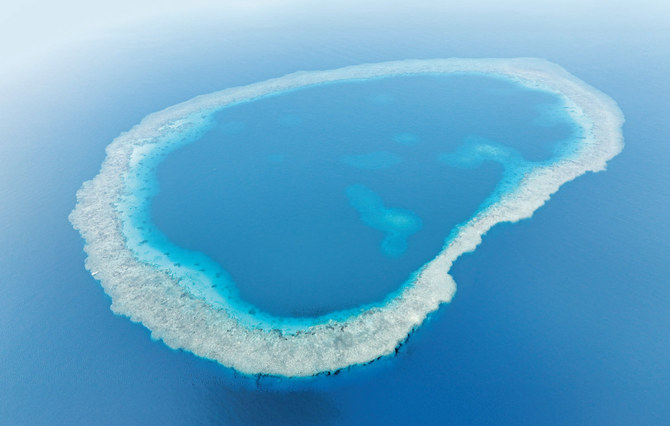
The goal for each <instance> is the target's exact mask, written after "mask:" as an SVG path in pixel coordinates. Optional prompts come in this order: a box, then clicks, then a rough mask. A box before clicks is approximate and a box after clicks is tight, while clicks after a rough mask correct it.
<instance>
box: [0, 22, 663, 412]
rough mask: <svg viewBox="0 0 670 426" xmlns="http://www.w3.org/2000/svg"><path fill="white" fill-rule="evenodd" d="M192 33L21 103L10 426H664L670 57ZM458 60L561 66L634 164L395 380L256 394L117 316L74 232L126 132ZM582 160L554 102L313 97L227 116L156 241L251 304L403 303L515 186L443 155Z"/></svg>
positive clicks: (119, 42) (378, 368)
mask: <svg viewBox="0 0 670 426" xmlns="http://www.w3.org/2000/svg"><path fill="white" fill-rule="evenodd" d="M361 28H362V27H361ZM188 30H189V31H184V32H183V33H179V32H178V31H177V32H176V33H177V35H174V34H173V35H170V36H165V34H162V33H160V32H159V31H156V30H155V29H154V30H153V32H152V30H151V29H147V30H146V33H143V32H142V31H140V30H138V32H136V33H132V34H131V35H128V36H124V35H121V36H116V37H110V39H109V40H96V41H93V42H89V43H87V44H82V45H78V46H76V47H72V48H71V50H68V51H67V52H61V54H59V55H58V56H54V57H51V58H46V59H44V62H43V63H44V66H43V67H40V68H39V69H38V68H35V69H33V70H31V72H30V73H26V74H25V75H24V76H22V77H21V78H20V79H16V80H14V81H13V84H11V85H9V84H4V85H3V86H2V94H3V96H1V97H0V99H1V100H0V114H1V115H2V117H3V118H2V121H0V123H1V125H2V127H0V135H1V141H2V142H1V143H0V206H2V207H0V270H1V271H3V274H2V279H1V280H0V283H1V284H0V424H46V423H49V424H53V423H56V424H66V423H67V424H78V423H82V424H93V423H95V424H147V423H148V424H154V423H164V424H375V423H390V424H473V423H475V424H482V423H488V424H566V423H568V424H569V423H593V424H659V423H664V421H667V420H668V419H670V407H669V406H668V405H667V401H668V400H669V398H670V368H669V367H668V363H667V359H668V357H669V356H670V334H669V333H668V332H667V324H669V323H670V289H669V288H668V286H667V282H668V279H667V277H668V276H670V260H669V259H668V256H669V253H670V244H669V243H668V241H670V223H669V222H668V220H667V217H666V216H667V211H668V208H669V207H670V189H669V186H668V182H670V171H669V170H670V169H669V168H668V167H667V164H668V160H670V148H668V145H667V143H666V142H665V140H666V139H667V137H668V134H670V132H669V130H670V124H668V121H667V119H666V118H667V115H668V113H669V112H670V98H669V95H668V93H670V79H669V78H668V76H667V72H665V70H666V69H667V67H668V65H670V51H668V49H667V47H665V48H664V47H662V46H668V45H670V43H668V42H670V36H669V34H668V32H664V31H651V32H642V31H639V32H636V31H630V32H625V33H624V32H614V31H610V30H605V29H602V30H600V29H598V28H597V27H596V28H595V29H590V30H584V31H572V32H570V34H567V33H563V32H558V33H557V32H551V31H547V32H540V33H538V34H535V35H534V36H533V37H528V34H526V33H524V32H523V31H522V30H519V31H515V30H511V29H509V28H507V29H505V30H504V31H502V32H500V33H499V34H497V36H496V37H495V38H491V37H484V36H483V35H482V33H477V32H473V31H471V30H464V29H449V28H448V27H447V28H441V27H440V26H431V25H427V26H424V27H421V25H418V24H415V25H413V26H412V27H411V28H408V29H406V31H405V32H404V33H403V36H402V37H401V36H400V35H395V36H390V35H388V36H381V34H390V32H388V31H383V30H380V29H379V28H377V31H376V32H373V31H372V30H371V29H356V30H351V31H350V32H349V33H347V36H346V37H340V36H338V34H334V33H331V32H323V33H319V32H318V31H316V30H314V29H310V30H309V35H310V37H305V33H304V32H301V31H298V30H295V31H294V30H291V29H287V28H283V27H281V26H278V27H272V26H270V27H268V28H263V29H260V30H259V29H254V30H253V31H251V30H249V31H244V30H235V31H237V32H235V31H233V30H230V31H229V32H227V31H225V30H221V29H219V28H217V27H215V26H204V27H203V28H200V29H198V30H195V29H193V28H192V27H188ZM304 31H307V30H304ZM138 38H139V39H141V40H144V43H136V40H137V39H138ZM240 41H244V43H242V44H241V43H240ZM575 46H576V47H575ZM242 47H244V48H242ZM100 52H105V54H104V55H101V54H100ZM453 56H461V57H520V56H533V57H543V58H547V59H549V60H551V61H553V62H556V63H558V64H560V65H562V66H564V67H565V68H566V69H567V70H568V71H570V72H571V73H573V74H574V75H576V76H577V77H579V78H581V79H583V80H584V81H586V82H587V83H588V84H590V85H592V86H594V87H596V88H598V89H600V90H602V91H603V92H605V93H606V94H608V95H609V96H611V97H612V98H613V99H615V100H616V101H617V103H618V104H619V106H620V108H621V109H622V111H623V112H624V115H625V117H626V123H625V125H624V137H625V144H626V145H625V148H624V151H623V152H622V153H621V154H620V155H619V156H617V157H615V158H614V159H613V160H612V161H610V162H609V163H608V169H607V171H605V172H601V173H597V174H587V175H584V176H581V177H579V178H577V179H576V180H575V181H573V182H569V183H567V184H566V185H564V186H563V187H562V188H561V189H560V191H559V192H558V193H557V194H555V195H553V196H552V198H551V200H550V201H548V203H547V204H546V205H545V206H543V207H542V208H540V209H539V210H538V211H536V212H535V214H534V216H533V217H532V218H531V219H529V220H524V221H522V222H519V223H515V224H503V225H497V226H496V227H495V228H493V229H492V230H491V231H490V232H489V233H487V235H485V237H484V240H483V243H482V245H480V246H479V247H478V248H477V250H476V251H475V252H473V253H471V254H468V255H465V256H463V257H462V258H460V259H459V260H458V261H457V262H456V264H455V265H454V267H453V269H452V272H451V273H452V275H453V277H454V279H455V281H456V283H457V285H458V290H457V292H456V295H455V297H454V299H453V301H452V302H451V303H449V304H445V305H443V306H442V307H441V308H440V309H439V311H438V312H436V313H435V314H433V315H431V317H430V318H429V320H428V321H427V322H426V323H425V324H424V325H422V326H421V327H420V328H419V329H418V330H417V331H416V332H415V333H413V334H412V335H411V337H410V339H409V340H408V342H407V343H406V344H405V345H403V346H402V347H401V349H400V351H399V352H398V354H397V355H396V356H395V357H390V358H384V359H382V360H380V361H379V362H376V363H373V364H371V365H368V366H363V367H355V368H353V369H350V370H347V371H343V372H342V373H340V374H339V375H337V376H331V377H318V378H315V379H309V380H288V379H278V378H272V377H258V378H257V377H247V376H243V375H240V374H237V373H235V372H234V371H232V370H230V369H227V368H225V367H223V366H221V365H218V364H216V363H215V362H212V361H207V360H204V359H201V358H198V357H196V356H194V355H192V354H190V353H188V352H184V351H174V350H171V349H169V348H168V347H167V346H165V345H164V344H163V343H162V342H159V341H153V340H151V338H150V335H149V331H148V330H147V329H146V328H144V327H143V326H141V325H139V324H135V323H132V322H131V321H129V320H128V319H127V318H125V317H120V316H115V315H114V314H112V312H111V311H110V310H109V305H110V303H111V301H110V299H109V297H108V296H106V295H105V294H104V292H103V291H102V288H101V287H100V285H99V283H98V282H97V281H95V279H93V278H92V277H91V276H90V274H89V273H88V272H87V271H86V270H85V269H84V253H83V252H82V247H83V241H82V240H81V238H80V236H79V234H78V233H77V232H76V231H75V230H73V229H72V227H71V225H70V223H69V222H68V219H67V217H68V214H69V213H70V211H71V210H72V208H73V207H74V205H75V202H76V200H75V193H76V190H77V189H78V188H79V186H80V185H81V183H82V182H84V181H85V180H88V179H90V178H92V177H93V176H95V175H96V174H97V172H98V168H99V166H100V164H101V162H102V160H103V159H104V156H105V152H104V149H105V147H106V146H107V145H108V144H109V143H110V142H111V140H113V139H114V138H115V137H116V136H118V135H119V134H120V133H121V132H123V131H126V130H128V129H130V128H131V127H132V126H133V125H135V124H137V123H138V122H139V121H140V120H141V119H142V118H143V117H144V116H146V115H147V114H149V113H151V112H154V111H157V110H160V109H163V108H165V107H168V106H170V105H173V104H176V103H178V102H181V101H184V100H187V99H189V98H191V97H193V96H196V95H199V94H204V93H209V92H212V91H214V90H219V89H223V88H226V87H232V86H236V85H242V84H249V83H253V82H257V81H262V80H265V79H267V78H272V77H277V76H281V75H283V74H286V73H288V72H293V71H297V70H316V69H329V68H334V67H339V66H345V65H351V64H358V63H364V62H378V61H383V60H395V59H405V58H432V57H453ZM94 59H95V60H94ZM573 134H574V129H573V128H572V127H571V126H570V124H569V122H566V120H565V118H564V117H563V116H562V115H561V111H560V107H558V106H557V105H556V103H555V99H553V98H552V97H551V96H549V95H547V94H543V93H541V92H536V91H530V90H522V89H520V88H519V87H518V86H513V85H511V84H509V83H506V82H504V81H501V80H495V79H491V78H486V77H481V76H446V77H445V76H442V77H438V76H424V77H402V78H389V79H382V80H375V81H365V82H351V83H339V84H332V85H326V86H319V87H315V88H309V89H302V90H298V91H294V92H290V93H286V94H282V95H278V96H273V97H269V98H266V99H262V100H259V101H255V102H251V103H247V104H244V105H239V106H234V107H230V108H227V109H225V110H223V111H222V112H220V113H219V114H217V116H216V125H215V126H214V127H213V128H212V129H211V130H210V131H209V132H208V133H206V134H205V135H203V137H202V138H201V140H198V141H196V142H194V143H192V144H190V145H187V146H185V147H183V148H181V149H179V150H178V151H175V152H173V153H171V154H170V155H168V156H167V157H166V158H165V160H164V161H163V162H162V163H161V165H160V167H159V169H158V183H159V186H160V192H159V193H158V195H157V196H156V198H155V199H154V201H153V203H152V210H151V215H152V218H153V221H154V223H155V225H156V226H157V228H158V229H159V230H160V231H161V232H162V233H163V234H165V235H166V236H168V238H170V240H171V241H173V242H174V243H176V244H177V245H179V246H180V247H183V248H185V249H187V250H192V251H198V252H202V253H205V254H206V255H208V256H209V257H210V258H211V259H213V260H215V261H216V262H217V263H219V264H220V265H221V266H222V267H223V268H224V269H225V270H226V271H227V272H228V273H229V274H230V275H231V277H232V278H233V279H234V281H235V283H236V284H237V285H238V287H239V292H240V296H241V298H242V299H244V300H245V301H247V302H249V303H252V304H253V305H255V306H257V307H258V308H259V309H261V310H263V311H266V312H269V313H272V314H275V315H281V316H295V317H301V316H315V315H323V314H327V313H329V312H332V311H335V310H340V309H347V308H352V307H356V306H359V305H361V304H367V303H373V302H375V301H379V300H381V299H382V298H383V297H384V296H385V295H387V294H388V293H389V292H392V291H393V290H395V289H397V288H398V287H399V286H400V285H401V284H402V283H403V282H404V281H405V280H406V279H407V278H408V277H409V275H410V274H411V273H412V272H413V271H415V270H416V269H417V268H418V267H420V266H421V265H423V264H424V263H426V262H427V261H429V260H430V259H431V258H432V257H433V256H434V255H436V254H437V253H438V252H439V250H440V248H441V247H442V244H443V243H444V239H445V238H446V237H447V235H448V234H449V232H450V230H451V229H452V228H453V227H454V226H455V225H457V224H458V223H461V222H463V221H464V220H466V219H468V218H469V217H470V216H471V215H472V214H473V213H474V212H475V211H476V210H477V209H478V208H479V206H480V205H481V203H482V202H484V201H485V200H486V198H487V197H488V196H489V194H490V193H491V192H492V191H494V190H495V187H496V184H497V183H498V182H499V181H500V179H501V177H502V176H503V167H502V166H501V165H500V164H498V163H495V162H483V163H482V164H476V165H475V166H473V167H469V168H468V167H453V164H450V161H449V158H451V157H450V156H449V153H453V152H456V151H457V150H458V149H459V147H463V146H467V145H468V144H469V143H470V144H472V143H476V142H477V141H487V143H493V144H501V145H505V146H510V147H512V148H514V150H515V151H516V152H518V153H519V155H521V156H523V158H525V159H526V160H529V161H546V160H550V159H551V158H552V155H555V153H556V146H557V145H558V146H559V147H561V146H563V147H564V145H562V144H561V143H562V141H565V140H566V139H569V137H570V136H571V135H573ZM361 200H363V201H361ZM380 203H381V205H383V206H384V207H385V208H389V209H399V210H400V211H401V212H402V213H403V215H404V217H405V218H408V220H409V222H410V223H411V224H412V226H410V227H409V228H407V229H409V231H408V232H407V233H406V235H404V234H403V236H402V238H396V239H391V241H390V242H387V243H386V244H385V241H386V240H385V237H387V235H386V234H385V232H384V230H382V229H379V228H380V227H379V226H377V225H376V224H375V222H374V220H370V219H369V217H371V216H370V215H366V212H368V213H369V211H368V208H369V206H371V205H372V206H375V205H376V206H379V204H380ZM366 206H367V207H366ZM373 211H374V209H373ZM372 217H374V214H373V215H372ZM366 218H368V219H366ZM410 231H411V232H410Z"/></svg>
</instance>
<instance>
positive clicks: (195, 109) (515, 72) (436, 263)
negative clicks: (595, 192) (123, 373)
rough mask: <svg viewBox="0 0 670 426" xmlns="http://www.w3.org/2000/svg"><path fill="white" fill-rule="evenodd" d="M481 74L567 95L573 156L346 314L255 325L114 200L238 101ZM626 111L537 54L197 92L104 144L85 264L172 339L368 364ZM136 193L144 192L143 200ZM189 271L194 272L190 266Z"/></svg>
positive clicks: (446, 294)
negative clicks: (155, 260) (494, 233)
mask: <svg viewBox="0 0 670 426" xmlns="http://www.w3.org/2000/svg"><path fill="white" fill-rule="evenodd" d="M431 73H438V74H454V73H475V74H482V75H485V76H494V77H502V78H505V79H507V80H510V81H513V82H516V83H518V84H521V85H523V86H526V87H529V88H535V89H538V90H543V91H548V92H551V93H554V94H556V95H558V96H559V97H561V98H562V99H563V100H564V101H565V103H566V105H567V107H568V112H569V114H570V116H571V117H572V119H573V120H575V121H576V122H577V123H578V124H579V125H580V126H581V127H582V128H583V131H584V139H583V140H582V141H581V144H582V145H581V148H580V149H578V150H576V152H574V153H573V154H571V155H570V157H569V158H563V159H561V160H558V161H557V162H556V163H554V164H552V165H551V166H539V167H537V168H536V169H534V170H532V171H531V172H529V173H528V174H527V175H526V176H525V177H524V179H523V180H522V182H521V184H520V185H519V186H518V188H517V189H516V190H515V191H514V192H512V193H509V194H506V195H505V196H503V197H502V198H501V199H500V200H499V201H498V202H497V203H495V204H493V205H490V206H489V207H487V208H485V209H484V210H481V211H479V212H477V213H476V214H475V215H474V216H473V217H472V218H471V219H470V220H469V221H468V222H466V223H465V224H463V225H461V226H459V227H458V228H457V231H456V232H455V234H454V237H453V238H451V239H450V240H449V242H448V244H447V245H446V246H445V247H444V249H443V250H442V251H441V252H440V253H439V254H438V255H437V256H436V257H435V258H434V259H433V260H432V261H430V262H428V263H427V264H426V265H425V266H424V267H423V268H422V269H421V270H420V271H419V272H418V273H417V274H416V276H415V279H414V280H413V281H412V282H411V283H409V284H407V285H405V286H404V287H403V288H402V289H400V290H399V291H397V292H395V293H394V294H393V295H390V296H389V298H388V299H386V300H385V301H383V302H381V303H380V304H379V306H372V307H366V308H363V309H361V310H360V311H359V312H358V313H357V314H356V315H353V316H351V317H349V318H346V319H338V320H333V319H330V320H328V319H325V318H324V319H323V320H322V321H320V322H318V323H316V324H314V325H311V326H309V327H304V328H302V329H298V330H290V332H289V331H288V330H281V329H273V327H274V326H278V325H279V324H281V319H277V322H274V321H273V320H272V319H271V318H272V317H269V316H265V317H263V320H262V321H264V322H267V320H266V318H270V321H269V322H268V323H267V324H265V326H263V327H257V328H254V327H249V325H248V324H245V323H243V322H242V321H240V320H239V319H237V318H238V317H237V316H236V312H233V311H232V310H231V308H230V307H227V306H226V304H225V301H224V303H223V305H221V306H217V305H216V304H212V303H209V302H207V301H206V300H204V299H203V298H202V297H198V296H197V295H194V294H192V293H191V292H189V291H187V290H186V289H185V287H184V286H182V285H180V283H179V282H178V279H176V278H174V277H171V276H169V275H168V274H166V273H164V272H161V271H159V270H157V269H156V268H155V267H153V266H150V265H148V264H146V263H144V262H141V261H139V260H138V259H137V258H135V257H134V256H133V252H132V251H131V249H130V248H129V247H127V245H126V240H125V238H124V233H123V226H124V225H125V224H124V223H122V220H121V214H120V212H119V211H118V209H117V208H116V207H115V206H116V205H117V203H119V201H120V200H121V198H122V197H124V196H127V195H131V196H132V195H133V194H127V193H126V191H127V188H126V185H125V178H126V173H128V171H129V170H131V169H132V168H133V167H134V166H137V164H136V161H137V158H139V157H142V152H145V153H146V152H150V151H152V150H154V149H161V150H164V149H167V150H169V147H168V146H167V145H169V144H171V143H176V142H175V141H174V139H175V138H174V136H175V135H176V134H181V133H183V132H185V131H187V130H188V129H189V128H191V129H192V128H194V127H197V126H199V125H201V123H202V120H206V119H207V117H208V116H211V114H212V113H214V112H215V111H217V110H220V109H221V108H224V107H226V106H230V105H233V104H236V103H240V102H247V101H251V100H254V99H257V98H260V97H263V96H268V95H272V94H278V93H282V92H286V91H290V90H293V89H298V88H302V87H308V86H314V85H319V84H324V83H328V82H337V81H345V80H354V79H371V78H381V77H391V76H400V75H420V74H431ZM622 123H623V115H622V113H621V111H620V110H619V108H618V106H617V105H616V103H615V102H614V101H613V100H612V99H610V98H609V97H608V96H606V95H605V94H603V93H601V92H599V91H598V90H596V89H594V88H592V87H591V86H589V85H587V84H586V83H584V82H582V81H581V80H579V79H577V78H576V77H574V76H572V75H570V74H569V73H567V72H566V71H565V70H563V69H562V68H561V67H559V66H557V65H554V64H551V63H549V62H547V61H544V60H539V59H523V58H522V59H433V60H406V61H397V62H386V63H379V64H365V65H358V66H352V67H345V68H340V69H336V70H330V71H308V72H298V73H294V74H289V75H287V76H284V77H280V78H276V79H272V80H267V81H264V82H261V83H255V84H251V85H248V86H244V87H237V88H231V89H226V90H223V91H220V92H215V93H212V94H208V95H204V96H198V97H196V98H193V99H191V100H189V101H186V102H183V103H181V104H178V105H175V106H173V107H170V108H167V109H165V110H163V111H159V112H156V113H154V114H151V115H149V116H147V117H146V118H145V119H144V120H142V122H141V123H140V124H138V125H137V126H135V127H134V128H132V129H131V130H130V131H128V132H127V133H124V134H122V135H120V136H119V137H118V138H116V139H115V140H114V141H113V142H112V143H111V144H110V145H109V146H108V147H107V157H106V158H105V160H104V162H103V164H102V167H101V169H100V173H99V174H98V175H97V176H96V177H95V178H93V179H92V180H90V181H88V182H85V183H84V184H83V185H82V187H81V189H80V190H79V191H78V193H77V200H78V204H77V205H76V207H75V209H74V210H73V212H72V213H71V215H70V221H71V222H72V224H73V225H74V227H75V228H76V229H78V230H79V232H80V233H81V235H82V237H83V238H84V240H85V247H84V249H85V251H86V253H87V255H88V257H87V259H86V268H87V269H88V270H89V271H95V272H96V274H95V278H96V279H98V280H100V282H101V284H102V286H103V288H104V289H105V291H106V292H107V294H109V295H110V297H111V298H112V306H111V308H112V310H113V311H114V312H115V313H117V314H120V315H125V316H128V317H129V318H130V319H131V320H133V321H136V322H140V323H142V324H143V325H144V326H146V327H147V328H148V329H149V330H151V333H152V336H153V337H154V338H156V339H162V340H163V341H164V342H165V343H166V344H167V345H168V346H170V347H172V348H181V349H184V350H188V351H191V352H193V353H194V354H196V355H198V356H201V357H205V358H209V359H212V360H216V361H218V362H220V363H221V364H223V365H225V366H228V367H231V368H234V369H236V370H238V371H240V372H243V373H247V374H268V375H279V376H287V377H297V376H310V375H315V374H318V373H323V372H329V371H335V370H339V369H342V368H346V367H349V366H352V365H356V364H365V363H368V362H371V361H373V360H375V359H377V358H379V357H382V356H385V355H389V354H392V353H394V350H395V348H396V347H397V346H398V345H399V344H401V343H402V342H403V341H404V340H405V339H406V337H407V336H408V334H409V333H411V331H412V330H413V329H414V328H415V327H418V326H419V325H420V324H421V323H422V322H423V321H424V320H425V318H426V317H427V315H428V314H430V313H431V312H433V311H435V310H436V309H437V308H438V307H439V305H440V304H442V303H445V302H449V301H450V300H451V298H452V297H453V295H454V292H455V290H456V286H455V283H454V281H453V279H452V278H451V276H450V275H449V274H448V272H449V269H450V268H451V265H452V264H453V262H454V261H455V260H456V259H457V258H458V257H459V256H460V255H461V254H463V253H466V252H469V251H472V250H474V249H475V248H476V247H477V245H478V244H479V243H480V242H481V237H482V235H484V234H485V233H486V232H487V231H488V230H489V229H490V228H491V227H492V226H494V225H495V224H497V223H500V222H515V221H518V220H520V219H523V218H528V217H530V216H531V215H532V214H533V212H534V211H535V210H536V209H537V208H538V207H540V206H541V205H543V204H544V203H545V202H546V201H547V200H548V199H549V197H550V195H551V194H553V193H554V192H556V191H557V190H558V188H559V187H560V186H561V185H562V184H563V183H565V182H567V181H570V180H572V179H574V178H576V177H577V176H579V175H581V174H583V173H585V172H588V171H593V172H597V171H601V170H603V169H604V168H605V165H606V162H607V161H608V160H609V159H611V158H612V157H614V156H615V155H617V154H618V153H619V152H620V151H621V149H622V147H623V138H622V133H621V125H622ZM138 202H139V201H138ZM182 279H188V277H187V276H185V277H182Z"/></svg>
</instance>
